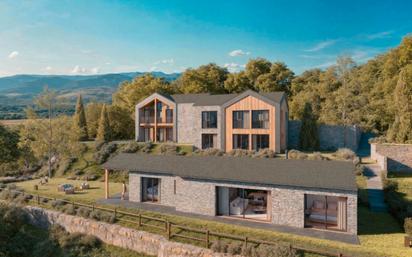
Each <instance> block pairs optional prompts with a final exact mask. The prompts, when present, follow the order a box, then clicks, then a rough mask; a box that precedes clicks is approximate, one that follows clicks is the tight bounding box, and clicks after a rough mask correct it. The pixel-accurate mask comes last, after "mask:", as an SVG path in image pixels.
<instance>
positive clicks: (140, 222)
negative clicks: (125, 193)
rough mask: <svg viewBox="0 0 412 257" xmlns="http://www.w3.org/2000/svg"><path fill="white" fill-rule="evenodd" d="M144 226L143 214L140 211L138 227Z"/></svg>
mask: <svg viewBox="0 0 412 257" xmlns="http://www.w3.org/2000/svg"><path fill="white" fill-rule="evenodd" d="M141 226H142V214H141V213H139V224H138V228H140V227H141Z"/></svg>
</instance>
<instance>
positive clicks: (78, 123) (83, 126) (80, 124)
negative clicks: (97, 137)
mask: <svg viewBox="0 0 412 257" xmlns="http://www.w3.org/2000/svg"><path fill="white" fill-rule="evenodd" d="M73 126H74V128H75V130H76V131H78V132H79V134H78V139H79V141H84V140H87V139H88V138H89V135H88V131H87V121H86V114H85V111H84V106H83V100H82V95H80V94H79V96H78V97H77V103H76V110H75V113H74V116H73Z"/></svg>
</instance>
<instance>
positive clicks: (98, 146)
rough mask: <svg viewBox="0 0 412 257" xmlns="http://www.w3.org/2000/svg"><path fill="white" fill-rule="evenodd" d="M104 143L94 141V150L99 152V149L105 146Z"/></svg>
mask: <svg viewBox="0 0 412 257" xmlns="http://www.w3.org/2000/svg"><path fill="white" fill-rule="evenodd" d="M105 144H106V143H105V142H104V141H96V142H95V143H94V148H95V149H96V151H100V149H101V148H102V147H103V146H104V145H105Z"/></svg>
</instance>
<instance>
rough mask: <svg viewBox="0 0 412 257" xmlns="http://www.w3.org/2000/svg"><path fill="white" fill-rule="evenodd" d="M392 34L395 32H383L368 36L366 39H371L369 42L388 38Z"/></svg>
mask: <svg viewBox="0 0 412 257" xmlns="http://www.w3.org/2000/svg"><path fill="white" fill-rule="evenodd" d="M392 34H393V31H382V32H379V33H375V34H370V35H367V36H366V38H367V39H369V40H373V39H381V38H388V37H390V36H391V35H392Z"/></svg>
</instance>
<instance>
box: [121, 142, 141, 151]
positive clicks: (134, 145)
mask: <svg viewBox="0 0 412 257" xmlns="http://www.w3.org/2000/svg"><path fill="white" fill-rule="evenodd" d="M140 147H141V145H140V144H139V143H138V142H135V141H133V142H129V143H127V144H126V145H124V146H123V149H122V152H123V153H136V152H137V151H139V149H140Z"/></svg>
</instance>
